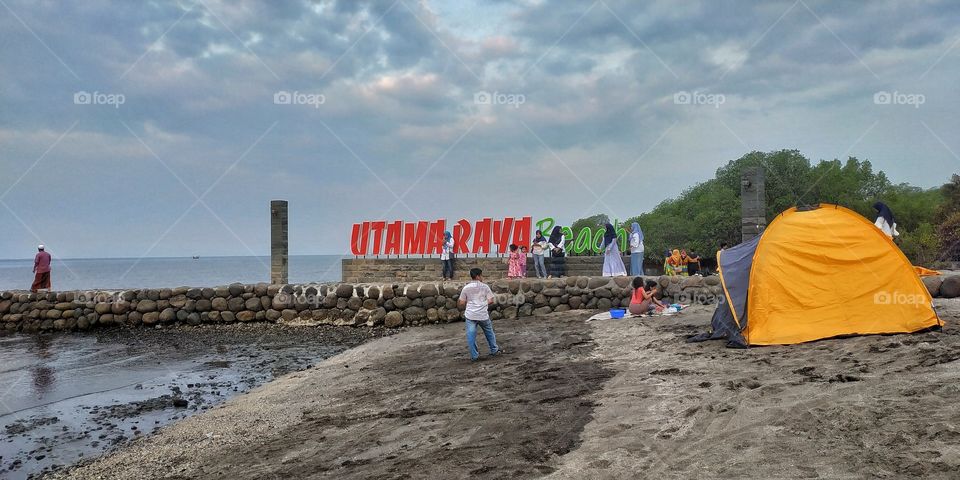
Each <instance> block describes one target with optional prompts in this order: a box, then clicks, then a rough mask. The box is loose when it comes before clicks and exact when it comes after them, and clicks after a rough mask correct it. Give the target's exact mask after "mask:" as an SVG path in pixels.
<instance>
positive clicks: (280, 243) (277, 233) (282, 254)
mask: <svg viewBox="0 0 960 480" xmlns="http://www.w3.org/2000/svg"><path fill="white" fill-rule="evenodd" d="M287 247H288V243H287V201H286V200H271V201H270V283H287Z"/></svg>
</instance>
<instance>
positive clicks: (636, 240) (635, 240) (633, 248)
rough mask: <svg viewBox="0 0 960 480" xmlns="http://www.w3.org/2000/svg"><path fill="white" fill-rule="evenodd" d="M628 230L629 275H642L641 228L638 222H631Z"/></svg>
mask: <svg viewBox="0 0 960 480" xmlns="http://www.w3.org/2000/svg"><path fill="white" fill-rule="evenodd" d="M631 228H632V231H631V232H630V275H633V276H634V277H639V276H643V230H640V224H639V223H637V222H633V225H631Z"/></svg>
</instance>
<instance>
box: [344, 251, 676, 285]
mask: <svg viewBox="0 0 960 480" xmlns="http://www.w3.org/2000/svg"><path fill="white" fill-rule="evenodd" d="M565 258H566V260H567V261H566V267H567V275H568V276H571V277H581V276H588V277H589V276H594V275H600V274H601V273H602V272H603V257H600V256H593V257H587V256H569V257H565ZM544 263H545V264H546V266H547V268H549V267H550V258H545V259H544ZM623 264H624V265H625V266H626V267H627V270H628V271H629V269H630V256H629V255H627V256H624V257H623ZM474 267H478V268H480V269H482V270H483V276H484V278H486V279H487V280H488V281H489V280H498V279H502V278H507V265H506V264H505V263H504V262H503V258H500V257H457V258H456V259H454V261H453V269H454V279H456V280H461V281H467V280H469V279H470V269H471V268H474ZM534 268H535V267H534V266H533V256H532V255H531V256H529V257H528V258H527V278H534V279H535V278H536V277H537V272H536V270H535V269H534ZM658 268H659V267H658V265H654V264H649V263H648V264H647V265H645V271H646V272H647V274H648V275H654V274H656V275H658V274H660V273H663V269H662V268H659V269H658ZM442 275H443V274H442V265H441V263H440V259H439V258H347V259H344V260H342V261H341V265H340V279H341V281H344V282H351V283H360V282H375V283H380V282H383V283H388V282H430V281H437V280H440V277H441V276H442Z"/></svg>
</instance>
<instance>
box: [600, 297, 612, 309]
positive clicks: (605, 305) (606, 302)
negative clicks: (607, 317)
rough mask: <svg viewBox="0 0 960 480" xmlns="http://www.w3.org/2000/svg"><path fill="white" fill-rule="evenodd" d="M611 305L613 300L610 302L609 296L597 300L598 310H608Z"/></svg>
mask: <svg viewBox="0 0 960 480" xmlns="http://www.w3.org/2000/svg"><path fill="white" fill-rule="evenodd" d="M611 307H613V302H611V301H610V299H609V298H601V299H600V300H597V308H599V309H600V310H610V308H611Z"/></svg>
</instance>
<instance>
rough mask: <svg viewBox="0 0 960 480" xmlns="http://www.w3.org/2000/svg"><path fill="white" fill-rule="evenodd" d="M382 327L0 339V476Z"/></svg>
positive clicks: (66, 461) (84, 450)
mask: <svg viewBox="0 0 960 480" xmlns="http://www.w3.org/2000/svg"><path fill="white" fill-rule="evenodd" d="M385 333H389V331H387V330H382V329H375V330H370V329H355V328H349V327H331V328H326V329H316V328H308V327H290V326H285V325H248V324H233V325H214V326H204V327H202V328H197V327H190V326H180V327H167V328H162V329H144V328H136V329H103V330H99V331H97V332H96V333H91V334H88V335H77V334H36V335H12V336H3V337H0V385H2V386H3V390H2V391H0V394H2V395H0V432H2V435H0V478H4V479H12V480H16V479H25V478H29V477H30V476H36V475H42V473H43V472H48V471H50V470H53V469H56V468H58V467H62V466H65V465H70V464H73V463H75V462H77V461H78V460H81V459H83V458H90V457H94V456H97V455H101V454H103V453H104V452H108V451H111V450H113V449H116V448H118V447H121V446H123V445H125V444H126V443H128V442H130V441H132V440H133V439H136V438H139V437H141V436H144V435H147V434H149V433H151V432H154V431H157V430H158V429H160V428H161V427H162V426H163V425H167V424H169V423H171V422H175V421H178V420H181V419H183V418H187V417H189V416H191V415H194V414H196V413H198V412H202V411H205V410H207V409H209V408H210V407H211V406H213V405H216V404H219V403H222V402H223V401H225V400H227V399H229V398H231V397H233V396H236V395H239V394H242V393H244V392H246V391H248V390H250V389H251V388H254V387H256V386H259V385H262V384H264V383H266V382H268V381H270V380H273V379H274V378H276V377H279V376H282V375H284V374H286V373H289V372H293V371H299V370H303V369H306V368H309V367H310V366H311V365H313V364H314V363H316V362H318V361H320V360H322V359H324V358H327V357H330V356H333V355H336V354H338V353H340V352H342V351H344V350H346V349H348V348H350V347H353V346H356V345H358V344H360V343H362V342H363V341H365V340H367V339H368V338H371V337H374V336H378V335H383V334H385Z"/></svg>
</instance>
